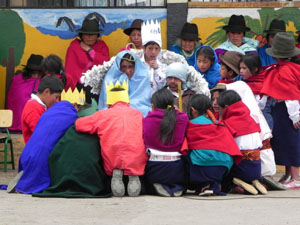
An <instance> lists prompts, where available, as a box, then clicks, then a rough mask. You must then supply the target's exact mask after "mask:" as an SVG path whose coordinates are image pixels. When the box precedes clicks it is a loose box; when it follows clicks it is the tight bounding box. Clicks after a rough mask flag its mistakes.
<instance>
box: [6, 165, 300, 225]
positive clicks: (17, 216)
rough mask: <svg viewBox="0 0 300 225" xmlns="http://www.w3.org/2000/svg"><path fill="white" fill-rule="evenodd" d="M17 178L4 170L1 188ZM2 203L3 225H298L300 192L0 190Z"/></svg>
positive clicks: (13, 173)
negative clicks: (47, 194) (72, 194)
mask: <svg viewBox="0 0 300 225" xmlns="http://www.w3.org/2000/svg"><path fill="white" fill-rule="evenodd" d="M15 174H16V171H12V170H9V171H8V172H6V173H5V172H3V171H2V170H1V171H0V184H7V183H8V182H9V180H10V179H11V178H12V177H14V176H15ZM280 175H281V174H280V173H279V174H277V176H276V178H278V177H279V176H280ZM0 202H1V204H0V225H19V224H20V225H26V224H28V225H35V224H38V225H41V224H42V225H50V224H51V225H53V224H60V225H81V224H84V225H90V224H95V225H96V224H97V225H99V224H104V225H114V224H116V225H120V224H122V225H127V224H134V225H148V224H149V225H150V224H153V225H168V224H170V225H177V224H178V225H179V224H185V225H190V224H202V225H227V224H230V225H236V224H241V225H250V224H251V225H284V224H289V225H297V224H300V190H289V191H270V192H269V193H268V195H265V196H263V195H257V196H250V195H238V194H228V195H227V196H224V197H220V196H219V197H199V196H195V195H192V194H189V195H186V196H184V197H178V198H165V197H158V196H139V197H135V198H133V197H123V198H116V197H111V198H104V199H64V198H35V197H31V196H30V195H24V194H8V193H7V192H6V191H3V190H1V191H0Z"/></svg>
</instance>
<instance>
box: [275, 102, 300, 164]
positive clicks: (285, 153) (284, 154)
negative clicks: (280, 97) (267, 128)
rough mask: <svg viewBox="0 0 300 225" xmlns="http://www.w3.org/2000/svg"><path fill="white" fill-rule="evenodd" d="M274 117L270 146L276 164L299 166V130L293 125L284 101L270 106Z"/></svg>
mask: <svg viewBox="0 0 300 225" xmlns="http://www.w3.org/2000/svg"><path fill="white" fill-rule="evenodd" d="M272 115H273V119H274V128H273V138H272V139H271V146H272V149H273V151H274V155H275V162H276V164H277V165H283V166H300V130H297V129H295V128H294V126H293V122H292V121H291V120H290V118H289V115H288V112H287V108H286V105H285V103H284V102H280V103H277V104H275V106H274V107H273V108H272Z"/></svg>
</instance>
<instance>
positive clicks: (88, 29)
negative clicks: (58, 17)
mask: <svg viewBox="0 0 300 225" xmlns="http://www.w3.org/2000/svg"><path fill="white" fill-rule="evenodd" d="M77 32H78V33H82V34H99V33H102V32H103V30H100V29H99V21H98V20H97V19H95V18H85V19H84V21H83V22H82V26H81V28H80V29H78V30H77Z"/></svg>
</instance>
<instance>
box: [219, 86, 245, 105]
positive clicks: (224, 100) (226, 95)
mask: <svg viewBox="0 0 300 225" xmlns="http://www.w3.org/2000/svg"><path fill="white" fill-rule="evenodd" d="M241 100H242V99H241V97H240V95H239V94H238V93H236V92H235V91H233V90H228V91H223V92H221V93H220V95H219V98H218V99H217V103H218V105H219V106H221V107H222V108H224V107H225V106H226V105H227V106H230V105H232V104H234V103H236V102H238V101H241Z"/></svg>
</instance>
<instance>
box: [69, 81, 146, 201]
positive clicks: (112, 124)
mask: <svg viewBox="0 0 300 225" xmlns="http://www.w3.org/2000/svg"><path fill="white" fill-rule="evenodd" d="M125 82H126V81H124V83H125ZM123 85H124V84H123ZM125 86H126V85H125ZM116 87H117V88H109V86H107V105H108V109H105V110H101V111H98V112H96V113H94V114H92V115H90V116H87V117H83V118H80V119H78V120H77V121H76V123H75V126H76V130H77V131H80V132H88V133H90V134H94V133H97V135H98V137H99V139H100V145H101V155H102V158H103V164H104V170H105V173H106V174H107V175H109V176H112V181H111V189H112V193H113V195H114V196H117V197H121V196H124V195H125V185H124V183H123V175H128V178H129V182H128V186H127V193H128V195H129V196H138V195H139V194H140V191H141V183H140V180H139V177H138V176H141V175H143V174H144V169H145V166H146V163H147V159H148V156H147V154H146V151H145V145H144V141H143V129H142V121H143V115H142V113H141V112H139V111H138V110H136V109H134V108H131V107H130V105H129V97H128V84H127V88H126V90H125V89H124V88H120V87H123V86H118V85H116Z"/></svg>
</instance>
